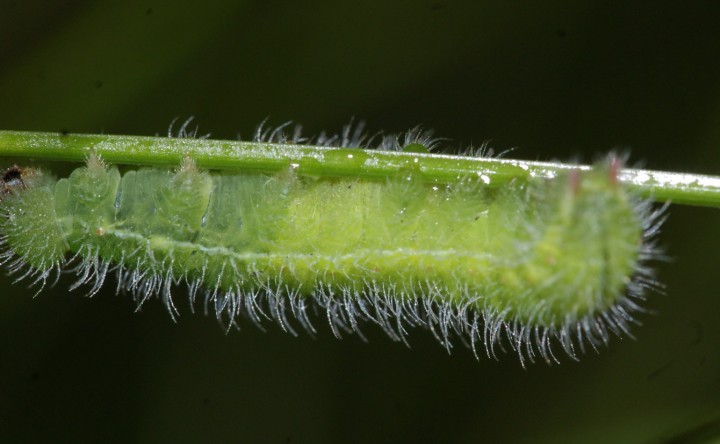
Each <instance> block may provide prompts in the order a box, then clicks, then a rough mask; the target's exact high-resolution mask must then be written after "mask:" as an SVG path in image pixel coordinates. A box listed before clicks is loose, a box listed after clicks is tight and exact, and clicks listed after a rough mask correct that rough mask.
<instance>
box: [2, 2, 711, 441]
mask: <svg viewBox="0 0 720 444" xmlns="http://www.w3.org/2000/svg"><path fill="white" fill-rule="evenodd" d="M628 3H629V2H603V1H552V0H550V1H544V2H529V1H525V2H499V1H498V2H483V1H452V0H438V1H433V0H431V1H393V2H383V1H345V2H321V1H303V2H271V1H244V2H243V1H236V2H232V1H224V0H205V1H203V2H178V1H170V0H157V1H155V0H142V1H139V0H127V1H124V2H101V1H90V0H87V1H39V0H32V1H21V0H16V1H8V0H0V105H1V106H0V128H2V129H13V130H39V131H71V132H88V133H98V132H105V133H116V134H138V135H154V134H165V133H166V132H167V128H168V126H169V124H170V122H171V121H172V120H173V119H174V118H176V117H179V118H180V119H184V118H187V117H189V116H195V122H196V123H197V124H199V125H200V131H201V132H211V133H212V136H213V137H216V138H231V139H234V138H236V137H237V136H238V134H239V135H241V136H244V138H249V137H251V135H252V134H253V131H254V129H255V127H256V125H257V124H258V123H259V122H261V121H262V120H263V119H265V118H266V117H269V122H270V123H271V124H280V123H283V122H285V121H287V120H294V121H296V122H298V123H301V124H302V125H304V127H305V129H306V132H307V133H308V134H317V133H318V132H320V131H321V130H329V131H337V130H339V129H340V128H341V126H342V125H343V124H344V123H347V122H348V121H349V120H350V119H351V118H352V117H353V116H354V117H356V118H358V119H363V120H365V121H366V122H367V127H368V129H369V130H370V131H371V132H375V131H379V130H384V131H386V132H396V131H402V130H404V129H407V128H410V127H412V126H415V125H417V124H424V125H426V126H427V127H430V128H434V129H435V130H436V134H437V135H439V136H443V137H447V138H450V139H451V140H452V142H451V143H452V144H455V145H457V146H466V145H469V144H475V145H479V144H480V143H481V142H483V141H485V140H490V144H491V146H493V147H494V148H495V149H496V150H500V151H502V150H505V149H508V148H513V147H517V150H516V151H514V152H513V153H512V154H511V156H514V157H519V158H525V159H539V160H549V159H562V160H580V161H589V160H592V159H593V158H594V156H595V155H597V154H598V153H604V152H607V151H608V150H611V149H615V148H619V149H621V150H627V151H628V152H630V153H631V160H632V161H634V162H641V163H642V165H644V166H646V167H648V168H654V169H667V170H675V171H687V172H697V173H707V174H720V81H719V80H720V57H719V56H720V26H719V25H718V24H719V23H720V4H719V3H718V2H683V3H680V2H670V1H657V2H641V3H636V4H633V5H630V4H628ZM670 213H671V217H670V219H669V220H668V222H667V224H666V225H665V228H664V232H663V234H662V236H661V244H662V245H663V246H664V247H665V248H666V251H667V253H668V254H669V255H670V256H671V257H672V258H673V260H672V261H671V262H668V263H662V264H658V266H657V268H658V273H659V278H660V280H661V281H662V282H663V283H665V284H666V285H667V291H666V294H665V295H657V294H655V295H652V297H651V298H650V300H649V301H648V303H647V308H648V309H650V310H651V311H652V312H653V313H650V314H642V315H640V316H639V318H640V321H641V322H642V324H643V326H642V327H638V328H635V329H634V333H635V335H636V339H635V340H632V339H630V338H624V339H622V340H618V339H616V340H614V341H613V342H612V343H611V345H610V346H609V347H607V348H605V349H602V350H601V353H599V354H594V353H590V354H588V355H586V356H584V357H583V359H582V360H581V361H580V362H571V361H570V360H568V359H566V362H564V363H563V364H562V365H559V366H553V367H548V366H545V365H544V364H536V365H534V366H531V367H530V368H528V369H527V370H523V369H522V368H521V367H520V365H519V363H518V360H517V359H516V357H515V356H513V355H511V354H509V355H505V356H502V357H501V359H500V360H499V361H495V360H490V359H487V358H485V357H481V359H480V361H479V362H478V361H476V360H475V359H474V358H473V356H472V353H471V352H470V351H468V350H466V349H465V348H464V347H462V346H458V347H457V348H456V349H455V350H454V351H453V353H452V355H448V354H447V353H446V352H445V350H444V349H443V348H442V347H440V346H439V345H438V344H437V342H436V341H435V339H434V338H433V337H432V335H431V334H429V333H428V332H425V331H414V332H413V334H412V335H411V346H412V347H411V348H406V347H405V346H403V345H401V344H397V343H394V342H392V341H391V340H389V339H388V338H386V337H385V335H384V334H383V333H381V332H380V331H379V330H378V329H377V328H374V327H372V326H369V325H368V327H367V328H366V329H365V333H366V334H367V336H368V338H369V343H364V342H362V341H361V340H360V339H359V338H357V337H346V338H344V339H343V340H341V341H338V340H336V339H335V338H334V337H333V336H332V333H331V332H330V330H329V328H327V327H325V325H324V324H323V321H322V318H318V319H317V320H316V321H317V322H316V324H320V326H321V328H320V333H319V334H318V337H317V338H315V339H313V338H311V337H309V336H308V335H301V336H300V337H298V338H295V337H292V336H290V335H287V334H284V333H282V332H280V331H279V328H278V327H276V326H275V325H271V324H268V325H267V329H268V331H267V332H262V331H259V330H258V329H256V328H254V327H253V326H252V325H250V324H248V323H245V324H243V330H242V331H241V332H235V331H233V332H231V333H230V334H227V335H226V334H225V332H224V330H223V329H222V328H221V327H220V326H218V324H217V322H216V321H215V320H214V319H213V318H211V317H205V316H203V315H202V314H201V313H196V314H194V315H193V314H191V313H190V311H189V310H188V309H187V307H186V304H182V303H181V310H182V316H181V317H180V319H179V321H178V322H177V323H173V322H172V321H171V320H170V318H169V316H168V315H167V313H166V312H165V310H164V308H163V307H162V306H161V304H160V303H159V302H158V301H155V300H153V301H150V302H148V303H147V304H146V305H145V306H143V308H142V311H141V312H139V313H134V311H135V310H134V308H135V307H134V306H133V303H132V302H131V301H130V299H129V298H128V297H125V296H114V292H113V288H111V287H112V283H111V284H110V285H108V288H107V290H108V291H106V292H104V293H101V294H99V295H98V296H96V297H95V298H93V299H87V298H84V297H83V294H82V291H74V292H67V288H68V286H69V284H70V283H71V282H72V279H71V277H67V278H66V279H65V278H64V279H62V280H61V282H60V283H59V284H58V285H57V286H56V287H55V288H54V289H53V290H52V291H45V292H43V293H42V294H41V295H40V296H38V297H37V298H36V299H34V300H33V299H32V295H33V293H34V291H33V290H28V289H26V288H25V286H24V285H23V284H18V285H12V279H11V278H7V277H5V276H3V277H2V281H1V282H0V289H1V290H0V292H1V293H2V297H0V441H2V442H52V441H56V442H63V441H64V442H82V441H97V442H168V441H173V442H197V441H205V442H219V441H221V440H222V441H234V442H249V443H306V442H312V443H320V442H347V443H355V442H358V443H360V442H396V443H398V442H460V443H474V442H481V441H482V442H547V443H556V442H584V443H606V442H613V443H658V442H691V443H699V442H712V439H713V437H715V439H717V437H718V436H720V322H719V321H720V310H719V308H720V298H719V297H718V293H719V291H718V283H719V282H720V280H718V276H716V275H715V273H717V272H718V271H720V269H719V267H718V259H717V258H718V254H717V252H718V250H720V237H719V236H718V228H719V227H720V211H718V210H712V209H702V208H688V207H680V206H674V207H672V208H671V211H670Z"/></svg>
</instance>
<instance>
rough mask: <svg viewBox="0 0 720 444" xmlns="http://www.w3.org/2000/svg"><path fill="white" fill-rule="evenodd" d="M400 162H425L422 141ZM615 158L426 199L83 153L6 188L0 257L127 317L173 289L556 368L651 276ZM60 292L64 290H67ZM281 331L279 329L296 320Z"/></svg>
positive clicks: (626, 308) (625, 317)
mask: <svg viewBox="0 0 720 444" xmlns="http://www.w3.org/2000/svg"><path fill="white" fill-rule="evenodd" d="M408 145H409V146H410V149H420V148H424V147H425V145H423V144H422V143H420V142H415V143H412V144H408ZM619 168H620V161H619V160H618V159H617V158H615V157H609V158H608V159H606V160H604V161H602V162H599V163H598V164H596V165H595V167H594V168H593V169H592V170H589V171H579V170H572V171H569V172H566V173H563V174H561V175H559V176H558V177H556V178H555V179H552V180H548V179H537V180H534V181H530V182H529V183H525V182H511V183H509V184H508V185H506V186H504V187H502V188H497V189H490V188H488V187H486V186H484V183H483V181H482V179H481V178H475V179H469V178H468V179H462V180H460V181H457V182H455V183H452V184H446V185H439V184H435V185H428V184H424V183H422V182H421V181H419V180H416V178H415V177H414V173H413V172H412V171H408V172H406V173H402V174H398V176H397V177H394V178H391V179H388V180H385V181H370V180H361V179H357V178H333V177H307V176H300V175H298V174H295V173H294V172H293V171H292V169H291V168H290V169H288V170H287V171H284V172H281V173H278V174H273V175H268V174H254V173H250V172H237V171H234V172H214V171H204V170H201V169H199V168H198V167H197V166H196V165H195V163H194V162H193V161H192V159H191V158H189V157H186V158H185V160H184V161H183V163H182V165H181V166H180V167H179V168H178V169H177V171H171V170H167V169H161V168H141V169H138V170H131V171H128V172H126V173H125V174H123V175H121V173H120V172H119V170H118V169H117V168H116V167H114V166H107V165H105V164H104V162H103V161H102V160H101V159H100V158H99V156H96V155H94V154H91V155H90V156H89V157H88V160H87V165H86V166H84V167H81V168H78V169H76V170H75V171H73V172H72V174H70V176H69V177H68V178H63V179H60V180H56V179H55V178H54V177H52V176H51V175H50V174H48V173H47V172H45V171H43V170H39V169H31V168H19V167H14V168H11V169H9V170H8V171H7V172H6V173H5V174H4V176H3V190H2V197H1V199H2V201H1V204H0V209H1V211H2V213H1V214H0V234H1V235H2V245H3V248H4V251H3V253H2V256H1V258H0V261H1V262H2V263H5V264H7V265H8V267H9V269H10V271H11V272H13V273H20V274H21V276H20V279H22V278H31V279H33V282H34V283H42V284H43V285H44V284H45V282H46V281H47V280H48V279H50V278H51V276H52V275H53V273H55V272H60V271H61V270H65V269H71V270H72V271H74V272H75V273H77V275H78V280H77V283H76V284H75V285H74V287H77V286H80V285H84V284H88V285H89V286H90V290H89V293H90V294H95V293H96V292H97V291H99V289H100V288H101V287H102V286H103V285H104V283H105V280H106V276H107V275H108V273H115V274H116V275H117V282H118V283H117V285H118V290H124V291H128V292H130V293H131V294H132V295H133V296H134V298H135V299H136V301H137V302H138V304H142V303H143V302H144V301H146V300H147V299H148V298H150V297H153V296H158V297H160V298H161V299H162V300H163V301H164V303H165V304H166V306H167V307H168V309H169V311H170V313H171V315H174V314H175V313H176V307H175V304H174V301H173V296H172V290H173V288H174V287H175V286H177V285H179V284H187V287H188V288H189V295H190V302H191V304H192V303H193V302H194V300H195V299H196V296H197V295H198V294H200V295H201V296H202V297H203V298H204V300H205V304H206V306H210V307H212V309H213V311H214V312H215V314H216V315H217V316H218V317H224V318H226V319H229V323H230V324H231V325H232V324H233V323H234V322H235V320H236V318H237V317H238V316H239V315H244V316H246V317H249V318H250V319H251V320H252V321H254V322H255V323H258V324H259V323H260V322H261V321H262V319H263V318H268V319H273V320H275V321H277V322H278V323H279V324H280V326H281V327H282V328H283V329H285V330H286V331H291V332H293V333H294V330H293V329H294V325H295V324H296V323H299V324H300V325H301V326H303V327H304V328H306V329H307V330H310V331H313V332H314V331H315V329H314V326H313V325H312V324H311V322H310V317H309V316H308V311H309V310H312V309H316V308H318V307H319V308H321V309H323V310H325V312H326V314H327V319H328V321H329V324H330V326H331V328H332V330H333V332H334V333H335V334H336V335H340V334H341V332H359V328H360V326H361V322H362V321H366V322H370V323H375V324H378V325H379V326H380V327H382V328H383V329H384V330H385V331H386V332H387V333H388V334H389V335H390V336H391V337H392V338H393V339H395V340H402V341H404V340H405V336H406V334H407V327H409V326H410V327H411V326H423V327H427V328H429V329H431V330H432V332H433V333H434V334H435V336H436V337H437V338H438V339H439V341H440V342H441V343H442V344H443V345H444V346H445V347H447V348H448V349H449V348H450V347H451V342H450V341H451V339H452V338H453V337H460V338H461V339H462V340H463V341H465V342H467V343H468V344H469V345H470V346H471V347H472V348H473V350H475V347H476V344H477V343H478V342H481V343H483V344H484V345H485V348H486V350H487V353H488V355H491V356H494V355H495V353H496V349H498V348H502V347H503V346H504V345H503V344H506V345H507V344H509V346H510V347H511V348H512V349H513V350H515V351H516V352H517V353H518V355H519V356H520V359H521V361H523V362H524V360H525V359H529V360H531V361H532V360H534V359H535V358H536V357H538V356H539V357H541V358H542V359H544V360H545V361H548V362H550V361H557V358H556V356H555V354H554V351H553V347H554V346H555V347H557V346H558V345H559V347H560V348H562V349H564V350H565V352H567V353H568V354H569V355H570V356H572V357H575V356H577V354H578V353H579V352H583V351H584V348H585V344H590V345H591V346H592V347H597V346H598V345H600V344H603V343H606V342H607V341H608V338H609V335H610V334H611V333H613V334H629V331H628V324H630V323H632V322H633V318H632V313H633V312H635V311H637V310H638V309H639V307H638V305H637V300H639V299H642V297H643V293H644V290H645V288H646V287H648V286H652V285H653V279H652V273H651V270H650V269H648V268H647V267H646V266H645V265H644V264H645V262H646V261H647V260H648V259H650V258H652V256H653V254H654V250H653V243H652V242H651V241H650V238H651V237H652V236H653V235H654V233H655V232H656V231H657V229H658V225H659V222H658V218H657V213H651V211H650V210H649V205H648V204H647V203H642V202H638V201H637V200H636V199H634V198H632V197H631V196H629V195H628V193H627V192H626V191H625V190H624V189H623V187H622V186H620V185H619V183H618V181H617V174H618V169H619ZM74 287H73V288H74ZM293 319H294V320H295V321H294V320H293Z"/></svg>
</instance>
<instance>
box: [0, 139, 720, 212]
mask: <svg viewBox="0 0 720 444" xmlns="http://www.w3.org/2000/svg"><path fill="white" fill-rule="evenodd" d="M91 151H94V152H95V153H97V154H99V155H100V156H101V157H102V158H103V159H105V160H107V161H109V162H112V163H118V164H138V165H165V166H177V165H179V164H180V162H181V160H182V158H183V156H185V155H188V156H190V157H192V158H193V159H194V160H195V161H196V162H197V164H198V165H199V166H201V167H204V168H208V169H240V170H245V171H257V172H277V171H282V170H284V169H290V168H292V169H294V170H295V171H296V172H297V173H298V174H302V175H308V176H313V175H317V176H357V177H363V178H366V179H378V180H380V179H383V178H387V177H393V176H396V175H397V174H399V173H403V172H407V173H411V174H413V175H416V176H417V177H420V178H421V179H422V180H425V181H427V182H438V183H447V182H452V181H455V180H457V179H459V178H462V177H468V176H476V177H479V178H480V179H481V180H483V181H484V182H486V183H487V184H488V185H490V186H500V185H502V184H504V183H507V182H508V181H510V180H513V179H515V180H526V179H528V178H530V177H553V176H555V175H556V174H557V173H558V172H560V171H562V170H567V169H588V168H590V167H589V166H583V165H573V164H563V163H554V162H533V161H525V160H510V159H497V158H479V157H463V156H451V155H445V154H431V153H411V152H396V151H378V150H360V149H357V148H327V147H317V146H308V145H291V144H275V143H260V142H238V141H225V140H209V139H190V138H167V137H141V136H112V135H89V134H59V133H41V132H22V131H0V156H3V157H22V158H31V159H37V160H55V161H83V160H84V159H85V157H86V156H87V154H88V153H89V152H91ZM619 180H620V181H621V182H622V183H624V184H626V185H627V186H628V187H629V188H631V189H632V190H634V191H636V192H637V193H638V194H640V195H642V196H644V197H649V198H652V199H654V200H656V201H660V202H662V201H672V202H673V203H678V204H686V205H698V206H710V207H720V177H717V176H704V175H698V174H685V173H674V172H664V171H649V170H639V169H623V170H622V171H620V173H619Z"/></svg>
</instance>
